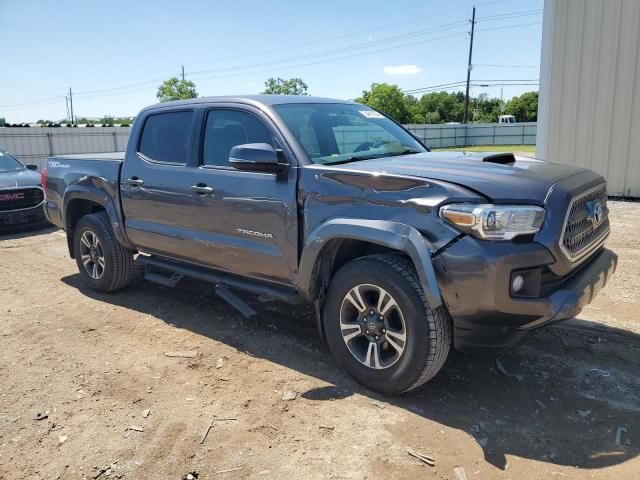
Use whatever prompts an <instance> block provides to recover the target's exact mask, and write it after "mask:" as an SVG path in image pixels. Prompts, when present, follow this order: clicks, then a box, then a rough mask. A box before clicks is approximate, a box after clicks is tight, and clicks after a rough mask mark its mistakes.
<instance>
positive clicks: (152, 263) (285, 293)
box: [137, 255, 302, 317]
mask: <svg viewBox="0 0 640 480" xmlns="http://www.w3.org/2000/svg"><path fill="white" fill-rule="evenodd" d="M137 262H139V263H140V264H142V265H144V266H145V279H147V280H149V281H152V282H155V283H159V284H161V285H164V286H166V287H173V286H175V285H176V284H177V283H178V282H179V281H180V280H181V279H182V278H183V277H189V278H195V279H197V280H203V281H205V282H210V283H213V284H214V285H215V291H216V294H217V295H218V296H220V297H221V298H223V299H224V300H226V301H227V302H228V303H229V304H230V305H232V306H233V307H235V308H236V309H237V310H238V311H239V312H240V313H242V314H243V315H244V316H246V317H250V316H252V315H255V313H256V312H255V311H254V310H253V309H252V308H251V307H250V306H249V305H248V304H247V303H246V302H244V301H243V300H242V299H240V298H239V297H237V296H236V295H235V294H234V293H233V292H232V291H231V290H229V288H233V289H237V290H243V291H245V292H249V293H253V294H255V295H266V296H268V297H272V298H275V299H278V300H282V301H284V302H287V303H290V304H297V303H301V302H302V297H301V296H300V295H299V294H298V292H296V291H295V290H293V289H291V288H286V287H280V286H277V285H270V284H266V283H262V282H259V281H256V280H251V279H247V278H241V277H236V276H232V275H230V274H227V273H222V272H218V271H216V270H211V269H207V268H203V267H197V266H195V265H188V264H183V263H178V262H174V261H172V260H166V259H163V258H159V257H155V256H146V255H139V256H138V259H137ZM149 267H155V268H158V269H161V270H167V271H168V272H170V273H171V274H170V275H169V276H165V275H162V274H159V273H155V272H151V271H150V268H149Z"/></svg>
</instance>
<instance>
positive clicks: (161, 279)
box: [144, 265, 184, 288]
mask: <svg viewBox="0 0 640 480" xmlns="http://www.w3.org/2000/svg"><path fill="white" fill-rule="evenodd" d="M182 277H184V275H181V274H179V273H174V274H173V275H171V276H170V277H166V276H164V275H161V274H159V273H154V272H152V271H151V270H150V269H149V265H145V268H144V279H145V280H148V281H150V282H153V283H158V284H160V285H164V286H165V287H170V288H173V287H175V286H176V284H177V283H178V282H179V281H180V280H182Z"/></svg>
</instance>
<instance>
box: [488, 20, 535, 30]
mask: <svg viewBox="0 0 640 480" xmlns="http://www.w3.org/2000/svg"><path fill="white" fill-rule="evenodd" d="M541 24H542V22H533V23H519V24H518V25H503V26H500V27H491V28H479V29H478V31H479V32H487V31H489V30H504V29H507V28H519V27H530V26H533V25H541Z"/></svg>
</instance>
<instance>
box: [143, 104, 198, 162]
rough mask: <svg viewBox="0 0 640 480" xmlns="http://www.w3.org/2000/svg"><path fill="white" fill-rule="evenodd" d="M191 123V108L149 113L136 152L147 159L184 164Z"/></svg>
mask: <svg viewBox="0 0 640 480" xmlns="http://www.w3.org/2000/svg"><path fill="white" fill-rule="evenodd" d="M192 123H193V111H191V110H190V111H171V112H164V113H154V114H152V115H149V116H148V117H147V119H146V121H145V123H144V126H143V129H142V134H141V135H140V143H139V145H138V153H140V154H141V155H142V156H143V157H144V159H145V160H147V161H151V162H161V163H172V164H178V165H185V164H186V163H187V154H188V151H189V142H190V138H191V126H192Z"/></svg>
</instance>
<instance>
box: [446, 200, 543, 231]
mask: <svg viewBox="0 0 640 480" xmlns="http://www.w3.org/2000/svg"><path fill="white" fill-rule="evenodd" d="M544 215H545V210H544V208H541V207H534V206H533V205H490V204H474V203H452V204H450V205H445V206H444V207H442V208H440V217H442V218H443V219H444V220H446V221H447V222H449V223H450V224H452V225H454V226H455V227H456V228H458V229H459V230H462V231H463V232H466V233H470V234H471V235H473V236H475V237H477V238H480V239H483V240H511V239H513V238H515V237H517V236H519V235H531V234H534V233H538V231H539V230H540V227H541V226H542V222H544Z"/></svg>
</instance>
